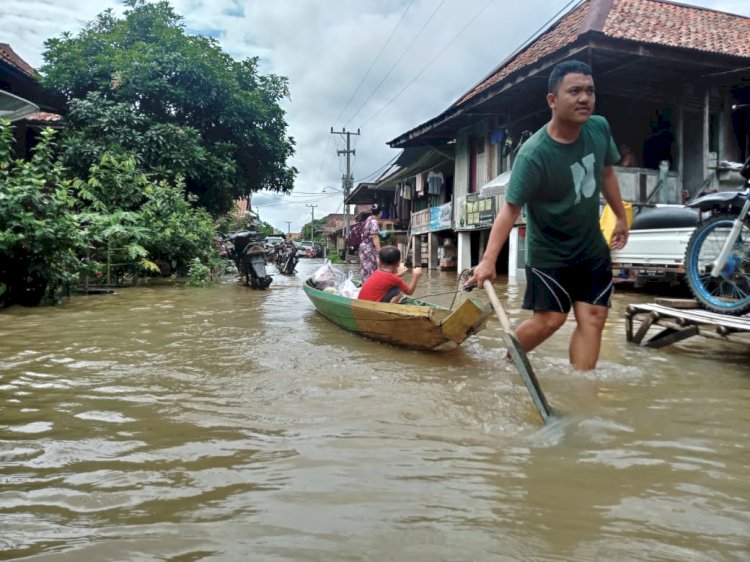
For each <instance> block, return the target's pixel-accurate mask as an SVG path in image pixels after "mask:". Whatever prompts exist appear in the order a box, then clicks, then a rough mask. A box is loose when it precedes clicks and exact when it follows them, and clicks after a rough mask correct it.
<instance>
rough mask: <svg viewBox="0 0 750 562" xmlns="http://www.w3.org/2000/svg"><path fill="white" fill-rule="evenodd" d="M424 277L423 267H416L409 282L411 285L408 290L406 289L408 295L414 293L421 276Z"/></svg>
mask: <svg viewBox="0 0 750 562" xmlns="http://www.w3.org/2000/svg"><path fill="white" fill-rule="evenodd" d="M420 277H422V268H421V267H415V268H414V272H413V273H412V277H411V281H410V282H409V286H408V288H407V290H406V291H404V292H405V293H406V294H407V295H413V294H414V289H416V288H417V281H419V278H420Z"/></svg>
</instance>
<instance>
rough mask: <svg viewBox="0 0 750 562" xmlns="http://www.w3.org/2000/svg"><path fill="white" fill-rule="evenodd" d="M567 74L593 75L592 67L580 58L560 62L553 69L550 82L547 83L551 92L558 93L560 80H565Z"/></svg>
mask: <svg viewBox="0 0 750 562" xmlns="http://www.w3.org/2000/svg"><path fill="white" fill-rule="evenodd" d="M566 74H585V75H586V76H591V75H592V74H593V73H592V72H591V67H590V66H589V65H587V64H586V63H585V62H581V61H579V60H566V61H563V62H561V63H558V65H557V66H555V68H553V69H552V74H550V75H549V83H548V84H547V87H548V90H547V91H548V92H549V93H557V88H558V86H560V82H562V81H563V78H565V75H566Z"/></svg>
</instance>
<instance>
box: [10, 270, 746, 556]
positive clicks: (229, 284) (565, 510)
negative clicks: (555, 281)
mask: <svg viewBox="0 0 750 562" xmlns="http://www.w3.org/2000/svg"><path fill="white" fill-rule="evenodd" d="M320 264H321V260H301V262H300V264H299V265H298V270H299V273H298V274H297V275H296V276H292V277H284V276H282V275H278V274H276V272H275V270H273V268H271V270H272V271H271V272H272V273H274V281H273V283H272V285H271V287H270V288H269V289H268V290H266V291H255V290H252V289H249V288H247V287H244V286H242V285H240V284H238V283H237V282H236V280H235V279H234V278H232V277H227V278H226V279H224V281H223V283H221V284H218V285H216V286H214V287H212V288H209V289H191V288H186V287H164V286H161V287H143V288H134V289H125V290H121V291H119V292H117V293H116V294H114V295H103V296H91V297H80V298H75V299H73V300H71V301H70V302H68V303H66V304H65V305H64V306H61V307H54V308H38V309H23V308H12V309H10V310H6V311H2V312H0V335H1V337H0V521H1V522H2V523H1V525H2V532H0V558H1V559H30V560H55V561H58V560H70V561H81V560H171V561H185V562H187V561H197V560H252V561H274V562H280V561H285V562H286V561H290V562H291V561H321V562H324V561H325V562H329V561H372V562H379V561H386V560H393V561H415V562H421V561H424V562H436V561H464V560H467V561H468V560H477V561H485V560H488V561H489V560H491V561H511V560H524V561H526V560H533V561H560V560H572V561H603V560H617V561H621V560H624V561H630V560H632V561H642V560H659V561H662V560H663V561H673V560H690V561H701V562H702V561H705V562H716V561H734V560H740V561H749V560H750V485H748V478H749V477H750V439H749V436H750V407H749V406H750V368H748V361H749V360H750V350H747V349H743V348H741V347H738V346H731V345H725V344H721V343H718V342H715V341H709V340H705V339H702V338H693V339H692V340H687V341H686V342H683V343H681V344H679V345H676V346H672V347H670V348H666V349H662V350H648V349H641V348H638V347H635V346H631V345H627V344H626V343H625V321H624V312H625V308H626V306H627V305H628V304H629V303H632V302H644V301H648V300H651V299H650V297H649V296H648V295H644V294H633V293H618V295H617V296H616V297H615V302H614V306H613V309H612V311H611V313H610V320H609V322H608V325H607V327H606V332H605V335H604V343H603V350H602V359H601V361H600V364H599V368H598V369H597V370H596V371H594V372H590V373H580V372H575V371H572V370H571V369H570V368H569V366H568V363H567V343H568V338H569V335H570V333H571V330H572V327H573V322H572V321H569V322H568V324H566V326H565V327H564V328H563V329H562V330H561V332H560V333H558V334H556V335H555V336H553V338H552V339H551V340H549V341H548V342H546V343H545V344H544V345H543V346H542V347H541V348H540V349H538V350H537V351H535V352H534V353H532V354H531V361H532V364H533V365H534V368H535V370H536V372H537V374H538V376H539V378H540V382H541V384H542V386H543V388H544V391H545V393H546V395H547V398H548V399H549V401H550V403H551V405H552V406H553V407H554V408H556V409H557V410H558V411H560V412H562V415H561V416H560V418H559V419H558V420H557V421H555V422H554V423H552V424H550V425H548V426H547V427H544V428H542V427H541V426H540V425H539V422H538V417H537V414H536V412H535V410H534V407H533V405H532V403H531V400H530V399H529V396H528V394H527V392H526V389H525V387H524V386H523V385H522V383H521V382H520V378H519V377H518V375H517V374H516V372H515V371H514V367H513V365H512V364H511V363H508V362H506V361H505V360H504V353H505V352H504V349H503V347H502V340H501V334H500V331H499V324H498V322H497V320H496V319H494V317H493V318H492V319H491V320H490V323H489V325H488V327H487V329H485V330H484V331H482V332H480V334H479V335H477V336H474V337H472V338H470V339H469V340H468V341H466V342H465V343H464V344H463V345H462V346H461V347H460V348H459V349H457V350H454V351H451V352H448V353H442V354H441V353H429V352H416V351H410V350H405V349H398V348H394V347H390V346H387V345H384V344H380V343H375V342H371V341H368V340H365V339H362V338H360V337H357V336H355V335H352V334H349V333H347V332H344V331H343V330H341V329H340V328H338V327H337V326H335V325H333V324H331V323H330V322H329V321H327V320H326V319H325V318H323V317H322V316H321V315H319V314H318V313H317V312H316V311H315V309H314V307H313V305H312V303H311V302H310V301H309V300H308V299H307V297H306V296H305V294H304V293H303V291H302V289H301V283H302V280H303V279H304V278H305V277H307V276H308V275H310V274H311V273H312V272H313V271H314V270H315V269H316V268H317V267H319V266H320ZM425 277H426V279H425V280H424V281H423V282H422V281H420V283H421V285H420V287H419V288H418V290H417V293H416V296H424V295H436V296H435V297H434V298H430V297H428V299H429V300H433V301H435V302H439V303H441V304H444V305H446V306H449V305H450V304H451V301H452V299H453V295H452V294H450V292H451V291H454V290H455V288H456V275H455V273H442V272H438V271H432V272H429V273H427V272H426V275H425ZM496 287H497V292H498V295H499V296H500V298H501V299H502V300H504V302H507V304H508V313H509V315H510V316H511V321H512V322H513V323H514V324H516V323H518V322H519V320H520V319H522V318H523V317H525V315H526V314H528V313H526V312H524V311H522V310H520V302H521V297H522V294H523V286H522V285H518V284H510V285H508V284H506V280H505V279H502V280H499V282H498V284H497V285H496ZM446 293H447V294H446ZM476 295H477V296H480V297H481V298H483V299H485V300H486V297H485V295H484V293H483V292H481V291H478V292H476ZM461 298H465V297H464V296H463V295H459V296H458V299H461Z"/></svg>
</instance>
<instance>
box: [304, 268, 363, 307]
mask: <svg viewBox="0 0 750 562" xmlns="http://www.w3.org/2000/svg"><path fill="white" fill-rule="evenodd" d="M310 280H311V281H312V284H313V285H314V287H315V288H316V289H318V290H319V291H323V292H324V293H331V294H333V295H341V296H342V297H347V298H350V299H356V298H357V296H358V295H359V287H357V286H356V285H355V284H354V281H353V280H352V272H351V271H350V272H349V273H348V274H344V273H343V272H342V271H340V270H338V269H336V268H335V267H333V265H331V262H330V261H328V260H326V263H325V265H322V266H320V267H319V268H318V269H317V271H316V272H315V273H313V274H312V277H310Z"/></svg>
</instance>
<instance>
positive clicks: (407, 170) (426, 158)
mask: <svg viewBox="0 0 750 562" xmlns="http://www.w3.org/2000/svg"><path fill="white" fill-rule="evenodd" d="M453 159H454V150H453V147H452V146H451V147H443V148H441V149H440V150H437V149H435V148H429V147H419V148H406V149H404V151H403V152H402V153H401V155H400V156H399V157H398V159H397V160H396V161H395V162H394V163H393V166H392V167H391V169H390V170H388V171H387V172H385V173H384V174H383V175H382V176H380V178H378V181H377V182H375V189H381V190H388V191H393V190H395V189H396V185H397V184H398V182H400V181H402V180H404V179H406V178H410V177H412V176H416V175H417V174H420V173H423V172H428V171H430V170H433V169H435V168H437V167H438V166H440V165H441V164H445V163H446V162H450V161H451V160H453Z"/></svg>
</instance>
